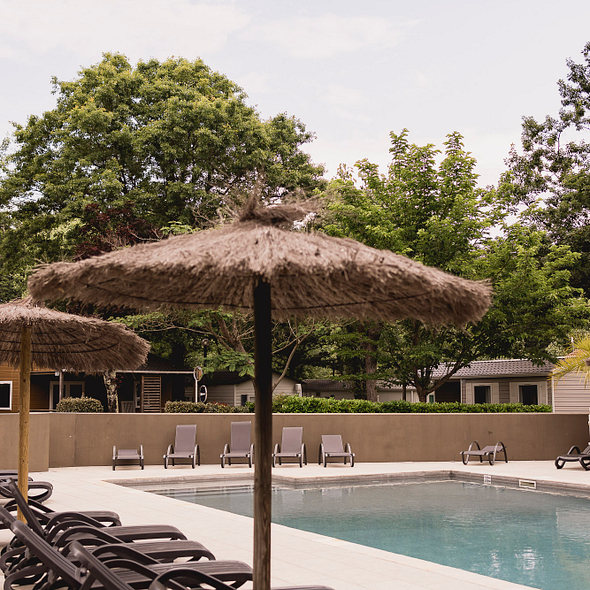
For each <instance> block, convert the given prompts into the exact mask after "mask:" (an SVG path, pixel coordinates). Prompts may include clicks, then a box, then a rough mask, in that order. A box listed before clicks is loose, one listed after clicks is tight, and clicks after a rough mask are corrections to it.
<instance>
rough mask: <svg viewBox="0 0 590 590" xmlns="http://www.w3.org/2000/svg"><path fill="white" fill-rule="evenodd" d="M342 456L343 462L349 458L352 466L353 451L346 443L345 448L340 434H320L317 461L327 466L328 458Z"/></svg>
mask: <svg viewBox="0 0 590 590" xmlns="http://www.w3.org/2000/svg"><path fill="white" fill-rule="evenodd" d="M333 458H342V459H344V464H345V465H346V463H347V461H348V460H349V459H350V466H351V467H354V453H353V452H352V449H351V448H350V445H349V444H348V443H346V448H345V447H344V445H343V443H342V436H341V435H340V434H322V443H321V444H320V453H319V459H318V463H319V464H320V465H321V464H322V463H323V464H324V467H327V466H328V459H333Z"/></svg>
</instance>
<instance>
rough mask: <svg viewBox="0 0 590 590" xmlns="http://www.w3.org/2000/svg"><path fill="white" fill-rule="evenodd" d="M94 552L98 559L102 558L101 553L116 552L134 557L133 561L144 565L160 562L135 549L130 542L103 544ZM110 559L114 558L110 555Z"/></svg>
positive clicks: (119, 555) (128, 557)
mask: <svg viewBox="0 0 590 590" xmlns="http://www.w3.org/2000/svg"><path fill="white" fill-rule="evenodd" d="M92 554H93V555H94V556H95V557H97V558H98V559H100V557H101V555H109V554H111V555H113V554H114V555H115V556H116V557H119V558H123V559H132V560H133V561H137V563H142V564H144V565H153V564H157V563H159V561H158V560H157V559H154V558H153V557H150V556H149V555H146V554H145V553H140V552H139V551H137V550H136V549H134V548H133V547H132V545H131V544H130V543H108V544H107V545H101V546H100V547H97V548H96V549H93V550H92ZM110 559H112V558H111V557H110V558H109V561H110ZM101 561H102V560H101Z"/></svg>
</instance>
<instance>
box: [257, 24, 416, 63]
mask: <svg viewBox="0 0 590 590" xmlns="http://www.w3.org/2000/svg"><path fill="white" fill-rule="evenodd" d="M411 24H412V23H409V22H399V23H397V22H393V21H391V20H388V19H385V18H377V17H345V16H336V15H329V14H326V15H324V16H320V17H317V18H311V17H298V18H294V19H289V20H282V21H275V22H272V23H269V24H268V25H267V26H264V27H262V26H258V27H254V28H251V29H250V31H249V37H251V38H253V39H255V38H262V39H263V40H265V41H270V42H273V43H276V44H278V45H282V46H283V47H284V48H285V49H287V51H288V52H289V53H290V54H291V55H292V56H293V57H297V58H315V59H324V58H329V57H334V56H336V55H339V54H343V53H352V52H355V51H360V50H363V49H385V48H390V47H394V46H395V45H397V44H398V43H399V42H400V40H401V38H402V34H403V31H404V30H405V29H406V28H407V27H408V26H410V25H411Z"/></svg>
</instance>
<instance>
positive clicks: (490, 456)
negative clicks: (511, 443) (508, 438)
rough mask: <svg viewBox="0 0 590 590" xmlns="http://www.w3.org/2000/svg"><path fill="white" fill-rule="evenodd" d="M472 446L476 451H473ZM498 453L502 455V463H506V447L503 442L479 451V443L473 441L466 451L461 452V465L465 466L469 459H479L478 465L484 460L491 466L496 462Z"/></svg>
mask: <svg viewBox="0 0 590 590" xmlns="http://www.w3.org/2000/svg"><path fill="white" fill-rule="evenodd" d="M473 445H475V446H476V447H477V449H474V448H473ZM498 453H504V461H505V462H506V463H508V455H507V454H506V446H505V445H504V443H503V442H501V441H499V442H497V443H496V444H495V445H488V446H487V447H484V448H483V449H481V448H480V446H479V443H478V442H477V441H476V440H474V441H472V442H471V444H470V445H469V448H468V449H467V450H466V451H461V460H462V461H463V465H467V463H468V461H469V457H479V462H480V463H482V462H483V460H484V459H487V460H488V461H489V462H490V465H493V464H494V463H495V462H496V457H497V455H498Z"/></svg>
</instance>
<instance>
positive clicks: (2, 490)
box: [0, 476, 53, 502]
mask: <svg viewBox="0 0 590 590" xmlns="http://www.w3.org/2000/svg"><path fill="white" fill-rule="evenodd" d="M14 480H16V477H10V476H8V477H4V478H3V479H1V480H0V496H3V497H4V498H9V499H10V500H12V499H13V498H14V496H13V494H12V492H11V490H10V487H9V486H8V483H9V482H10V481H14ZM52 493H53V486H52V485H51V484H50V483H49V482H48V481H32V480H31V479H30V478H29V493H28V495H29V497H30V498H31V499H32V500H35V501H37V502H45V500H47V499H48V498H49V497H51V494H52Z"/></svg>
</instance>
